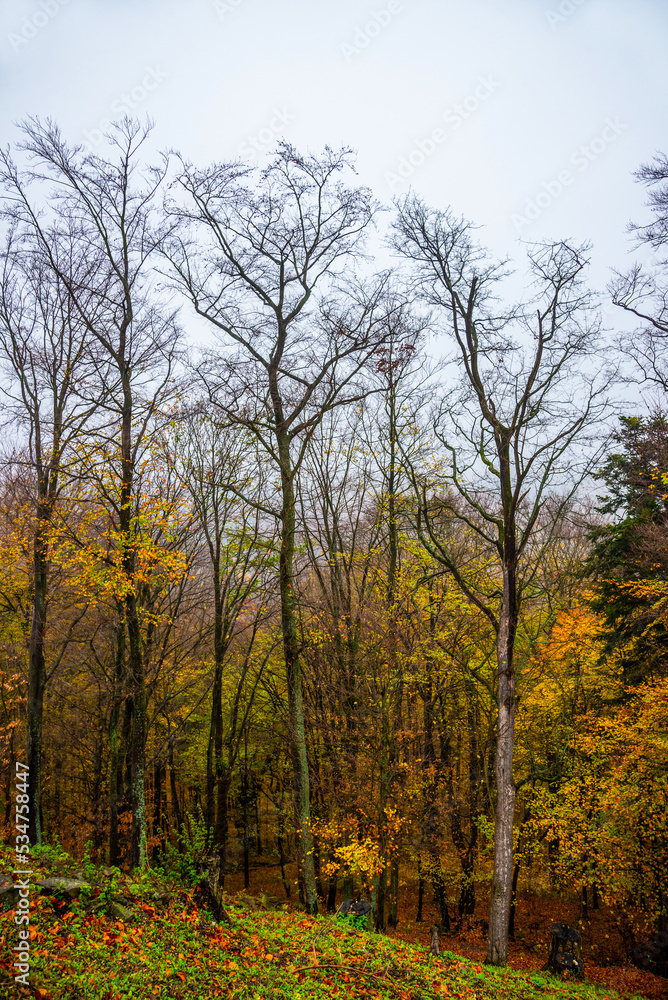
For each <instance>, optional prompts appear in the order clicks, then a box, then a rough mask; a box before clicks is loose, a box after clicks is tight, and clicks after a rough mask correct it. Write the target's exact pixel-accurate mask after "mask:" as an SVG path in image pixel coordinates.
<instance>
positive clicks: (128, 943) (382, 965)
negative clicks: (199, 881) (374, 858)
mask: <svg viewBox="0 0 668 1000" xmlns="http://www.w3.org/2000/svg"><path fill="white" fill-rule="evenodd" d="M86 874H87V877H88V880H89V881H90V883H91V886H92V887H91V890H90V891H86V892H84V893H83V894H82V896H81V898H79V899H77V900H75V901H74V902H67V903H59V902H58V900H57V899H56V898H54V897H48V896H40V895H38V894H37V893H38V890H37V889H35V890H34V892H33V893H32V901H31V918H30V919H31V923H30V935H31V940H30V964H31V971H30V988H29V989H25V988H22V987H17V986H16V984H15V983H14V982H13V980H12V975H11V968H12V962H13V957H12V948H14V947H15V945H16V944H17V943H18V930H17V926H16V925H15V923H14V920H13V915H14V913H13V911H5V913H4V914H3V926H2V937H1V938H0V997H10V996H11V997H26V998H27V997H33V998H37V1000H84V998H90V1000H125V998H131V997H132V998H136V1000H140V998H141V1000H185V998H188V1000H204V998H210V997H211V998H213V997H240V998H241V997H249V998H250V997H257V998H265V997H267V998H271V997H273V998H284V1000H307V998H316V997H320V998H325V997H327V998H330V997H332V998H336V997H341V998H343V997H346V998H350V997H360V998H361V997H367V998H384V1000H432V998H442V997H450V998H453V1000H455V998H459V1000H486V998H489V1000H499V998H504V997H508V998H511V1000H512V998H533V997H535V998H540V1000H551V998H554V1000H570V998H572V1000H585V998H591V1000H594V998H597V997H599V998H608V997H610V998H613V997H616V996H618V994H615V993H613V992H611V991H610V990H607V989H605V988H602V987H600V986H595V985H592V984H590V983H587V982H585V983H578V982H576V981H574V980H570V981H561V980H557V979H554V978H552V977H551V976H549V975H547V974H544V973H540V974H537V973H531V972H518V971H514V970H511V969H501V970H497V969H490V968H487V967H484V966H482V965H480V964H477V963H475V962H472V961H470V960H467V959H465V958H462V957H458V956H456V955H454V954H451V953H449V952H446V953H443V954H441V955H440V956H439V957H437V958H436V957H432V956H431V955H429V953H428V949H427V948H426V947H425V946H419V945H416V944H411V943H408V942H405V941H402V940H399V939H397V938H392V937H385V936H381V935H376V934H372V933H370V932H369V931H368V930H366V929H365V928H363V927H360V926H356V925H355V924H354V923H353V922H350V921H349V918H346V919H345V920H342V919H341V918H332V917H317V918H312V917H309V916H306V915H304V914H303V913H301V912H299V911H296V910H292V911H288V910H284V909H280V910H273V909H270V908H269V907H270V906H271V900H268V899H266V898H265V900H264V901H262V900H255V899H253V898H250V897H243V896H242V897H237V898H232V897H228V898H227V900H226V910H227V914H228V916H229V922H223V923H220V924H215V923H214V922H213V921H212V919H211V916H210V914H209V913H208V912H206V911H205V910H203V909H200V908H198V907H197V906H196V905H195V900H194V893H193V892H192V891H186V890H183V889H178V888H175V887H174V886H173V885H171V886H167V885H166V884H165V883H164V882H160V881H157V880H156V879H155V878H154V877H152V876H147V877H146V878H145V879H144V880H143V881H141V882H129V881H128V880H127V879H124V878H123V877H122V876H120V875H118V874H116V873H114V874H113V875H111V876H110V875H109V874H107V876H106V881H105V878H103V877H100V875H99V873H98V877H91V875H92V874H93V873H92V872H90V871H89V872H87V873H86ZM114 895H116V896H118V897H119V898H120V900H121V901H122V903H118V904H116V905H117V907H118V906H122V909H121V910H117V912H116V914H115V915H116V916H118V913H122V915H123V916H124V917H125V919H115V916H114V915H111V914H110V913H109V912H108V911H109V908H110V907H112V906H113V900H112V896H114ZM125 904H127V905H125ZM91 910H93V911H96V912H91ZM130 911H131V915H130Z"/></svg>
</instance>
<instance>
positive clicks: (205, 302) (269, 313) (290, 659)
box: [169, 145, 387, 913]
mask: <svg viewBox="0 0 668 1000" xmlns="http://www.w3.org/2000/svg"><path fill="white" fill-rule="evenodd" d="M349 165H350V156H349V152H348V151H346V150H342V151H340V152H334V151H332V150H330V149H327V150H326V151H325V153H324V155H323V156H322V157H320V158H316V157H314V156H305V157H301V156H299V155H298V154H297V153H296V152H295V150H294V149H292V148H291V147H290V146H288V145H281V146H280V148H279V151H278V153H277V154H276V156H275V157H274V159H273V160H272V161H271V162H270V164H269V165H268V166H267V167H266V169H265V170H263V171H262V172H261V173H260V174H259V178H258V186H257V189H256V190H253V189H251V188H250V187H248V186H246V182H247V180H248V179H249V178H250V176H251V173H252V171H251V170H250V169H246V168H242V167H240V166H239V165H238V164H233V165H225V164H214V165H213V166H211V167H208V168H205V169H202V170H200V169H197V168H195V167H193V166H192V165H191V164H188V163H185V162H183V163H182V169H181V171H180V174H179V177H178V181H177V189H180V191H181V193H182V195H183V196H184V197H181V199H180V200H179V201H178V202H177V201H176V200H173V201H172V203H171V205H170V211H171V213H172V215H173V216H174V217H176V218H177V219H178V220H179V221H180V222H181V223H182V224H183V229H182V231H181V232H180V233H179V237H178V239H174V240H173V241H172V244H171V247H170V250H169V256H170V259H171V263H172V266H173V271H174V274H175V276H176V282H177V284H178V285H179V286H180V288H181V289H182V291H183V292H184V294H185V295H186V297H187V298H188V299H189V300H190V301H191V302H192V304H193V307H194V309H195V311H196V313H197V314H198V315H199V316H201V317H202V318H203V319H205V320H206V321H207V322H208V323H210V324H211V325H212V326H213V327H214V329H215V330H217V331H218V332H219V334H220V335H221V339H222V342H223V345H224V347H223V350H222V352H221V353H219V354H216V355H213V354H210V355H209V356H208V357H207V358H205V359H204V360H203V362H202V364H201V365H200V367H199V372H200V375H201V377H202V378H203V380H204V382H205V384H206V386H207V388H208V392H209V395H210V399H211V401H212V402H213V404H214V405H215V406H216V407H217V408H218V410H219V412H220V413H221V414H222V415H224V416H225V417H226V418H227V419H228V420H229V421H231V422H233V423H236V424H238V425H241V426H244V427H246V428H248V430H249V431H250V432H251V433H252V434H253V435H254V436H255V438H256V440H257V442H258V444H259V446H260V448H262V449H263V450H264V452H265V453H266V455H267V456H268V458H269V460H270V461H271V463H272V464H273V466H274V468H275V470H276V472H277V473H278V477H279V482H278V483H277V498H276V500H277V502H276V503H275V504H272V503H269V502H268V503H267V504H266V506H265V511H266V513H268V514H270V515H272V516H275V517H276V518H277V520H278V523H279V525H280V535H281V550H280V561H279V587H280V598H281V625H282V634H283V652H284V658H285V670H286V677H287V689H288V703H289V718H290V725H289V729H290V738H291V744H292V762H293V771H294V784H293V798H294V807H295V821H296V828H297V830H298V834H299V837H298V842H299V853H300V883H301V894H302V898H303V902H304V903H305V905H306V907H307V909H308V911H309V912H312V913H315V912H316V911H317V905H318V904H317V896H316V887H315V873H314V864H313V853H312V847H313V842H312V833H311V823H310V805H309V769H308V759H307V749H306V739H305V731H304V710H303V700H302V676H301V664H300V656H299V640H298V632H297V618H296V605H295V600H296V590H295V574H294V554H295V481H296V477H297V476H298V474H299V470H300V468H301V465H302V463H303V460H304V455H305V452H306V449H307V447H308V444H309V441H310V440H311V436H312V434H313V432H314V430H315V428H316V427H317V426H318V424H319V423H320V421H321V420H322V417H323V415H324V414H325V413H327V412H329V411H330V410H331V409H332V408H333V407H335V406H338V405H341V404H343V403H346V402H350V401H351V400H354V399H359V398H361V397H362V396H364V395H365V394H366V393H367V392H368V387H367V386H366V385H364V384H363V379H362V376H363V372H364V368H365V365H366V364H367V361H368V359H369V358H370V357H371V356H372V355H373V353H374V351H375V350H376V349H377V346H378V344H379V343H381V342H382V340H383V338H384V336H385V330H384V328H383V326H382V324H381V323H380V322H378V321H377V316H378V314H379V313H382V311H383V309H382V292H383V290H384V287H385V285H386V283H387V278H385V279H383V280H381V281H380V282H378V283H377V284H376V287H375V289H374V291H373V293H372V294H371V295H370V296H367V295H365V294H364V293H363V291H362V289H361V288H360V286H359V283H357V282H355V280H354V277H353V275H352V273H351V266H352V264H353V263H354V262H355V261H356V260H357V259H358V258H359V252H360V248H361V243H362V239H363V237H364V234H365V231H366V229H367V228H368V227H369V224H370V222H371V220H372V217H373V211H374V208H373V205H372V202H371V198H370V194H369V192H368V190H367V189H365V188H355V187H347V186H346V185H345V184H344V183H343V182H342V181H340V180H339V179H338V178H339V174H340V173H341V172H342V171H343V170H344V169H346V167H349ZM344 276H345V278H346V280H347V282H348V287H347V289H346V294H345V296H344V295H343V293H341V292H340V291H339V294H338V298H337V296H336V295H335V292H336V287H335V286H336V280H335V279H339V287H340V285H341V283H342V281H343V278H344ZM325 291H327V293H328V298H327V299H325V295H324V293H325ZM316 292H320V296H319V300H318V302H316V295H315V294H314V293H316ZM317 306H319V307H320V308H319V309H318V308H317Z"/></svg>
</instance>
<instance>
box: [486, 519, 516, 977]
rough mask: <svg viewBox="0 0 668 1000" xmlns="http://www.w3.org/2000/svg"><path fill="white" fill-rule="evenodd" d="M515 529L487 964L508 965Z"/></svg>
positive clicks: (507, 595) (502, 656)
mask: <svg viewBox="0 0 668 1000" xmlns="http://www.w3.org/2000/svg"><path fill="white" fill-rule="evenodd" d="M513 542H514V529H513V528H512V527H508V529H507V535H506V539H505V545H506V558H505V560H504V565H503V599H502V606H501V614H500V616H499V631H498V634H497V641H496V654H497V664H498V684H499V690H498V699H499V708H498V717H497V747H496V809H495V813H494V874H493V877H492V893H491V900H490V905H489V942H488V946H487V956H486V959H485V961H486V962H488V963H489V964H490V965H505V964H506V962H507V961H508V920H509V916H510V899H511V895H512V883H513V820H514V817H515V783H514V781H513V745H514V731H515V672H514V665H513V652H514V646H515V632H516V629H517V585H516V579H515V571H516V566H515V553H514V551H513Z"/></svg>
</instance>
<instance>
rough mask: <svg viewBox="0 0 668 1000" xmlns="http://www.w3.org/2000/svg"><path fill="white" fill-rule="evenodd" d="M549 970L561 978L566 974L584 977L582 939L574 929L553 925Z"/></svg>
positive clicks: (559, 924)
mask: <svg viewBox="0 0 668 1000" xmlns="http://www.w3.org/2000/svg"><path fill="white" fill-rule="evenodd" d="M547 968H548V969H549V970H550V972H553V973H554V975H555V976H560V975H561V974H562V973H564V972H574V973H576V974H577V975H578V976H582V975H584V960H583V958H582V938H581V937H580V934H579V932H578V931H576V929H575V928H574V927H569V926H568V924H561V923H555V924H552V930H551V932H550V950H549V953H548V957H547Z"/></svg>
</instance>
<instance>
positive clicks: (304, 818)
mask: <svg viewBox="0 0 668 1000" xmlns="http://www.w3.org/2000/svg"><path fill="white" fill-rule="evenodd" d="M277 437H278V447H279V456H280V460H281V485H282V492H283V506H282V511H281V553H280V559H279V584H280V595H281V628H282V634H283V654H284V657H285V671H286V677H287V688H288V714H289V729H290V744H291V755H292V793H293V800H294V810H295V830H296V832H297V853H298V862H299V882H300V886H301V887H302V896H303V899H302V903H303V904H304V906H305V907H306V911H307V913H311V914H316V913H317V912H318V897H317V894H316V885H315V867H314V863H313V834H312V832H311V806H310V786H309V769H308V757H307V753H306V725H305V721H304V702H303V691H302V671H301V663H300V660H299V641H298V636H297V616H296V610H295V592H294V589H295V581H294V552H295V530H296V529H295V494H294V482H293V473H292V466H291V461H290V450H289V440H288V437H287V434H281V433H279V434H277Z"/></svg>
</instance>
